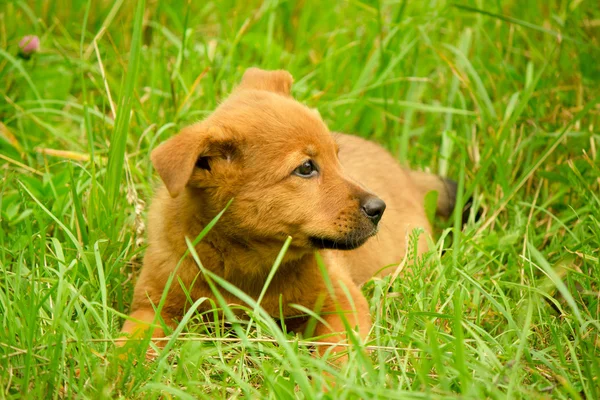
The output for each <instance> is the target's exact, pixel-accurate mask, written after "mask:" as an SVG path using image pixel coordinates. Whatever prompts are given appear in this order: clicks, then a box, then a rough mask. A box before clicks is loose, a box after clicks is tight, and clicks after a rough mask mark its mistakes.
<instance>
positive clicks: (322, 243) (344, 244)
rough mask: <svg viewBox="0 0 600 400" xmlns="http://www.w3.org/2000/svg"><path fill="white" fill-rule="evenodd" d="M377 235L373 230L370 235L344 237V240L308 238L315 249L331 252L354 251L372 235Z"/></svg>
mask: <svg viewBox="0 0 600 400" xmlns="http://www.w3.org/2000/svg"><path fill="white" fill-rule="evenodd" d="M375 233H377V230H374V231H373V232H372V233H371V234H368V235H361V236H360V237H344V238H338V239H334V238H329V237H317V236H311V237H309V241H310V243H311V244H312V245H313V246H314V247H316V248H317V249H331V250H354V249H356V248H359V247H360V246H362V245H363V244H365V242H366V241H367V240H368V239H369V238H370V237H371V236H373V235H375Z"/></svg>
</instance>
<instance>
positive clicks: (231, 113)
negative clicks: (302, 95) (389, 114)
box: [123, 68, 454, 342]
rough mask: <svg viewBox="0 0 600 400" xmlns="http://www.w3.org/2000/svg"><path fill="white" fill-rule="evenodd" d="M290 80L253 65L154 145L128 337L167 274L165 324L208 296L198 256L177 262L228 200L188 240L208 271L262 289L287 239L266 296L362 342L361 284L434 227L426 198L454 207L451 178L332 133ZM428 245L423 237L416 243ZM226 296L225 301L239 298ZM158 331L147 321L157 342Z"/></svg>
mask: <svg viewBox="0 0 600 400" xmlns="http://www.w3.org/2000/svg"><path fill="white" fill-rule="evenodd" d="M291 85H292V77H291V76H290V74H289V73H287V72H285V71H262V70H258V69H254V68H252V69H249V70H248V71H247V72H246V73H245V75H244V78H243V80H242V82H241V84H240V85H239V86H238V88H237V89H236V90H235V91H234V92H233V93H232V94H231V96H230V97H229V98H228V99H227V100H225V101H224V102H223V103H222V104H221V105H220V106H219V107H218V108H217V109H216V110H215V111H214V112H213V114H212V115H210V116H209V117H208V118H206V119H205V120H204V121H202V122H199V123H197V124H194V125H191V126H189V127H187V128H185V129H183V131H182V132H181V133H179V134H178V135H176V136H174V137H173V138H171V139H169V140H167V141H166V142H164V143H163V144H161V145H160V146H159V147H158V148H157V149H155V150H154V151H153V153H152V163H153V164H154V167H155V169H156V170H157V172H158V174H159V175H160V177H161V179H162V181H163V183H164V185H163V186H161V187H160V188H159V189H158V191H157V193H156V196H155V198H154V201H153V202H152V206H151V208H150V212H149V224H148V225H149V231H148V240H149V246H148V250H147V251H146V255H145V258H144V266H143V268H142V271H141V274H140V276H139V279H138V281H137V284H136V287H135V292H134V298H133V304H132V306H131V312H132V313H131V319H128V320H127V321H126V322H125V325H124V327H123V331H124V332H125V333H127V334H134V333H139V332H141V331H144V330H145V329H148V326H149V325H150V324H152V323H153V322H156V319H155V318H156V316H155V313H154V307H156V306H157V305H158V304H159V302H160V298H161V296H162V295H163V291H164V289H165V284H166V282H167V280H168V279H169V276H170V275H172V274H173V273H175V274H176V279H174V280H173V284H172V285H171V287H170V289H169V291H168V294H167V297H166V302H165V305H164V307H163V308H162V317H163V319H164V321H165V322H166V323H167V324H169V325H173V324H174V323H175V321H176V320H177V318H179V317H181V316H182V315H183V313H184V312H185V309H186V307H188V306H189V305H190V304H191V303H190V298H191V301H192V302H193V301H195V300H197V299H199V298H202V297H209V298H213V297H214V296H213V294H212V291H211V289H210V288H209V286H208V284H207V282H206V281H205V279H204V277H203V275H202V273H201V272H200V269H199V267H198V266H197V265H196V263H195V262H194V261H193V259H192V257H190V256H186V257H185V258H184V259H183V261H182V262H181V265H180V266H179V267H178V269H177V270H176V267H177V265H178V263H179V261H180V260H181V259H182V257H183V256H184V254H185V253H186V250H187V245H186V242H185V238H186V237H187V238H190V240H193V239H194V238H195V237H196V236H197V235H198V234H199V232H200V231H201V230H202V229H203V228H204V227H205V226H206V225H207V224H208V223H209V222H210V221H211V220H212V219H213V218H214V217H215V216H216V215H217V214H218V213H219V212H220V211H221V210H223V208H224V207H225V206H226V205H227V203H228V202H229V201H230V199H232V198H233V199H234V200H233V202H232V203H231V205H230V207H229V208H228V209H227V211H226V212H225V213H224V214H223V216H222V218H221V219H220V221H219V222H218V223H217V224H216V225H215V226H214V227H213V229H212V230H211V231H210V232H209V233H208V234H207V236H206V237H205V238H204V239H203V240H202V241H201V242H200V243H198V245H197V246H196V248H195V250H196V252H197V253H198V255H199V257H200V260H201V261H202V264H203V266H204V267H205V268H206V269H207V270H210V271H212V272H213V273H215V274H217V275H219V276H221V277H223V278H225V279H226V280H228V281H229V282H231V283H232V284H234V285H235V286H237V287H238V288H240V289H242V290H243V291H244V292H246V293H247V294H249V295H250V296H252V297H254V298H257V297H258V296H259V294H260V292H261V290H262V288H263V285H264V283H265V279H266V277H267V275H268V273H269V271H270V270H271V267H272V265H273V262H274V261H275V258H276V256H277V254H278V253H279V251H280V249H281V246H282V244H283V242H284V241H285V239H286V238H287V237H288V236H291V237H292V238H293V240H292V242H291V245H290V248H289V250H288V252H287V253H286V256H285V258H284V260H283V262H282V264H281V266H280V267H279V270H278V272H277V273H276V274H275V277H274V279H273V281H272V282H271V284H270V286H269V288H268V290H267V292H266V296H265V297H264V298H263V300H262V303H261V305H262V307H263V308H264V309H265V310H266V311H267V312H268V313H269V314H270V315H272V316H274V317H279V315H280V299H281V301H282V303H281V304H282V310H283V315H284V316H285V317H292V316H295V315H298V314H300V312H299V311H298V310H297V309H296V308H294V307H290V306H289V305H290V304H300V305H302V306H304V307H306V308H308V309H314V307H315V306H316V305H317V304H321V306H320V308H319V310H318V311H319V312H320V313H321V315H322V318H323V320H324V322H325V323H318V324H317V326H316V329H315V332H314V335H315V336H316V337H318V336H322V335H327V334H329V335H330V336H329V337H326V338H324V339H323V340H326V341H333V342H341V341H343V340H345V339H346V336H345V334H346V330H345V328H344V325H343V321H342V317H341V315H342V314H343V315H345V317H346V318H347V320H348V322H349V323H350V325H351V326H352V327H353V328H355V329H356V330H357V331H358V333H359V334H360V336H361V337H362V338H364V337H365V336H366V335H367V333H368V332H369V329H370V327H371V320H370V317H369V308H368V304H367V301H366V299H365V298H364V296H363V295H362V293H361V291H360V289H359V285H361V284H362V283H364V282H365V281H366V280H368V279H370V278H371V277H373V276H374V275H375V274H376V273H378V271H380V269H381V268H382V267H385V266H388V265H397V264H398V263H399V262H400V261H401V260H402V259H403V257H404V255H405V252H406V245H405V243H406V237H407V235H408V234H409V232H410V231H411V230H412V229H414V228H421V229H423V230H424V231H425V232H427V233H430V232H431V228H430V226H429V222H428V220H427V218H426V216H425V211H424V207H423V199H424V196H425V193H426V192H427V191H429V190H432V189H434V190H438V192H439V200H438V202H439V204H438V206H439V211H440V213H442V214H448V213H449V212H451V211H452V208H453V204H454V192H453V190H454V188H453V187H452V185H451V184H450V185H449V184H447V183H445V181H444V180H441V179H440V178H438V177H435V176H433V175H429V174H425V173H419V172H414V171H409V170H405V169H403V168H401V167H400V166H399V165H398V163H397V162H396V160H395V159H394V158H393V157H392V156H391V155H390V154H389V153H388V152H387V151H385V150H384V149H383V148H381V147H380V146H378V145H376V144H374V143H371V142H368V141H366V140H363V139H360V138H358V137H355V136H349V135H344V134H332V133H331V132H330V131H329V130H328V129H327V126H326V125H325V124H324V123H323V121H322V120H321V118H320V117H319V115H318V113H316V112H315V111H313V110H311V109H309V108H307V107H305V106H303V105H302V104H300V103H298V102H296V101H295V100H294V99H292V98H291V96H290V89H291ZM338 152H339V153H338ZM307 160H312V162H314V164H315V165H316V166H317V169H318V170H317V172H316V173H314V172H311V173H313V174H314V175H312V176H310V177H306V176H298V170H297V168H298V167H299V166H301V165H305V163H306V162H307ZM309 170H310V168H309ZM303 171H305V170H303ZM367 188H368V189H367ZM375 194H376V195H377V196H379V197H380V198H381V199H383V200H384V201H385V203H387V209H386V211H385V214H384V215H383V218H382V219H381V222H380V223H379V233H377V230H378V229H377V222H378V219H379V218H380V217H381V214H380V211H381V212H382V211H383V210H382V206H381V203H380V200H379V199H378V197H377V196H376V195H375ZM374 235H375V237H374V238H371V239H369V238H370V237H371V236H374ZM367 239H369V240H367ZM363 243H364V244H363ZM425 246H426V244H425V238H424V237H422V238H421V241H420V242H419V245H418V249H419V251H423V250H424V249H425ZM322 247H325V248H322ZM338 247H341V248H348V249H350V250H336V249H335V248H338ZM315 251H318V252H319V253H320V254H321V255H322V256H323V259H324V260H325V264H326V267H327V273H328V275H329V278H330V280H331V284H332V287H333V293H329V292H328V290H327V289H326V285H325V281H324V278H323V276H322V274H321V272H320V271H319V268H318V264H317V262H316V259H315ZM392 271H393V268H388V269H386V270H383V271H382V272H380V273H381V274H385V273H390V272H392ZM184 288H185V290H184ZM346 291H347V293H349V295H350V298H349V297H348V296H347V294H346ZM221 292H222V294H223V295H224V296H225V299H226V301H227V302H229V303H238V304H239V303H240V300H239V299H237V298H235V297H234V296H232V295H229V294H228V293H227V292H226V291H225V290H222V291H221ZM188 294H189V297H190V298H188ZM204 310H205V309H204ZM340 312H341V313H340ZM161 335H163V332H162V331H161V330H160V329H155V330H154V333H153V336H154V337H157V336H161ZM332 335H333V336H332Z"/></svg>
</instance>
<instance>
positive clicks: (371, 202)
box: [361, 196, 385, 225]
mask: <svg viewBox="0 0 600 400" xmlns="http://www.w3.org/2000/svg"><path fill="white" fill-rule="evenodd" d="M361 208H362V210H363V212H364V213H365V215H366V216H367V218H369V219H370V220H371V221H373V223H374V224H375V225H377V223H378V222H379V220H380V219H381V216H382V215H383V212H384V211H385V203H384V202H383V200H381V199H380V198H379V197H374V196H373V197H368V198H366V199H364V200H363V201H362V204H361Z"/></svg>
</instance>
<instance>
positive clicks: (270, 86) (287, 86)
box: [237, 68, 294, 96]
mask: <svg viewBox="0 0 600 400" xmlns="http://www.w3.org/2000/svg"><path fill="white" fill-rule="evenodd" d="M293 82H294V78H292V75H291V74H290V73H289V72H287V71H284V70H282V69H280V70H276V71H265V70H264V69H258V68H248V69H247V70H246V72H245V73H244V76H243V77H242V82H241V83H240V84H239V86H238V87H237V90H244V89H253V90H267V91H270V92H275V93H279V94H282V95H284V96H289V95H290V92H291V90H292V83H293Z"/></svg>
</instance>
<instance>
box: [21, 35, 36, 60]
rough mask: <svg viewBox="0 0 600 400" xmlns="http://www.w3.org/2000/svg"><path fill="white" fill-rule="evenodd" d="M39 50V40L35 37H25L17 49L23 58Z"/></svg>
mask: <svg viewBox="0 0 600 400" xmlns="http://www.w3.org/2000/svg"><path fill="white" fill-rule="evenodd" d="M39 48H40V38H39V37H37V36H35V35H27V36H25V37H23V39H21V41H20V42H19V49H20V50H21V54H23V55H24V56H30V55H32V54H33V53H35V52H36V51H38V50H39Z"/></svg>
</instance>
